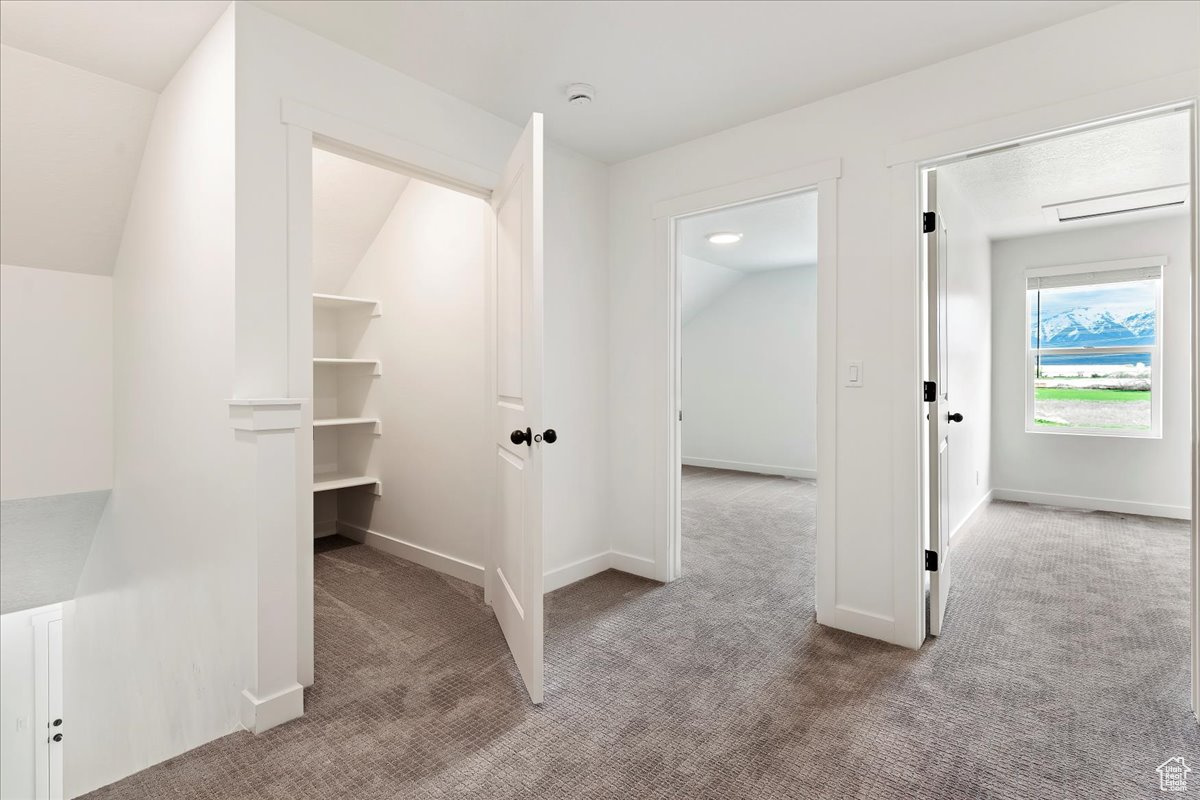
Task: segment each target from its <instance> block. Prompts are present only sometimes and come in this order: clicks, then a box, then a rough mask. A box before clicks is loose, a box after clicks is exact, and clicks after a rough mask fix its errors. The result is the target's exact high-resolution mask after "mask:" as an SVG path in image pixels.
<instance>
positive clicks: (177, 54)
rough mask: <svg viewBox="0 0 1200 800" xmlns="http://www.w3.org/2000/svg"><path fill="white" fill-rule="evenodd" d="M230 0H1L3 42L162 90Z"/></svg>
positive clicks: (113, 77) (99, 73) (145, 86)
mask: <svg viewBox="0 0 1200 800" xmlns="http://www.w3.org/2000/svg"><path fill="white" fill-rule="evenodd" d="M228 6H229V0H170V2H162V0H159V2H154V1H153V0H53V2H47V0H3V2H0V41H2V42H4V44H7V45H9V46H10V47H15V48H17V49H18V50H25V51H27V52H30V53H37V54H38V55H42V56H45V57H46V58H51V59H54V60H55V61H59V62H61V63H63V64H70V65H71V66H73V67H79V68H80V69H82V70H86V71H87V72H93V73H95V74H97V75H103V76H105V77H108V78H112V79H114V80H118V81H121V82H122V83H128V84H131V85H133V86H139V87H141V88H143V89H149V90H150V91H152V92H161V91H162V90H163V89H164V88H165V87H166V85H167V83H168V82H170V80H171V78H172V77H173V76H174V75H175V73H176V72H178V71H179V68H180V67H181V66H183V62H184V61H186V60H187V57H188V56H189V55H190V54H191V52H192V50H193V49H195V47H196V45H197V44H198V43H199V42H200V40H201V39H202V38H203V37H204V34H206V33H208V31H209V30H210V29H211V28H212V26H213V25H214V24H215V23H216V21H217V18H218V17H220V16H221V13H222V12H223V11H224V10H225V9H226V8H227V7H228Z"/></svg>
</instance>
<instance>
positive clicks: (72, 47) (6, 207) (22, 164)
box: [0, 0, 229, 275]
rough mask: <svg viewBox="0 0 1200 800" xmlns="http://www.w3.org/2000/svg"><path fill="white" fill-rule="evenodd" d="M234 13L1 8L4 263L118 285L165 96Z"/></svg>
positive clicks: (128, 1) (14, 4) (125, 6)
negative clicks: (220, 21) (128, 219)
mask: <svg viewBox="0 0 1200 800" xmlns="http://www.w3.org/2000/svg"><path fill="white" fill-rule="evenodd" d="M228 4H229V3H228V0H181V1H180V2H140V1H138V0H118V1H116V2H113V1H112V0H106V1H104V2H86V1H85V2H78V1H76V0H57V1H56V2H41V1H40V0H38V1H35V2H27V1H23V0H3V2H0V43H2V44H0V166H2V169H0V217H2V218H3V225H2V226H0V262H3V263H5V264H14V265H17V266H25V267H40V268H43V269H59V270H66V271H70V272H86V273H93V274H101V275H106V274H111V273H112V270H113V265H114V262H115V261H116V256H117V250H118V248H119V247H120V243H121V234H122V232H123V230H124V225H125V215H126V213H127V212H128V210H129V201H130V197H131V195H132V193H133V186H134V182H135V181H136V180H137V172H138V168H139V166H140V164H141V159H142V151H143V149H144V147H145V143H146V135H147V133H148V132H149V130H150V121H151V119H152V118H153V115H154V106H155V103H156V102H157V99H158V92H159V91H161V90H162V89H163V87H164V86H166V84H167V82H168V81H169V80H170V78H171V76H172V75H174V74H175V72H176V70H178V68H179V66H180V65H182V64H183V62H184V61H185V60H186V59H187V56H188V54H189V53H191V51H192V49H193V48H194V47H195V46H196V44H197V43H198V42H199V41H200V39H201V38H203V36H204V34H205V33H206V32H207V31H208V30H209V28H211V27H212V24H213V23H214V22H215V21H216V19H217V17H219V16H220V14H221V12H222V11H223V10H224V9H225V7H226V6H228Z"/></svg>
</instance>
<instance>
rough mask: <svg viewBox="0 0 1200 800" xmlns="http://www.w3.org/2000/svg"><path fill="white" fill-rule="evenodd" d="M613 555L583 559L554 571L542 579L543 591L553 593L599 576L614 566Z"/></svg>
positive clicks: (601, 554) (600, 555)
mask: <svg viewBox="0 0 1200 800" xmlns="http://www.w3.org/2000/svg"><path fill="white" fill-rule="evenodd" d="M611 555H612V554H611V553H607V552H605V553H597V554H596V555H594V556H589V557H587V558H581V559H579V560H578V561H575V562H572V563H570V564H567V565H566V566H563V567H559V568H557V569H552V570H550V571H549V572H547V573H546V575H545V576H544V577H543V578H542V591H544V592H553V591H554V590H555V589H561V588H562V587H564V586H570V585H571V584H572V583H575V582H576V581H581V580H583V579H584V578H590V577H592V576H593V575H599V574H600V573H601V572H604V571H605V570H606V569H609V568H610V567H611V565H612V559H611V558H610V556H611Z"/></svg>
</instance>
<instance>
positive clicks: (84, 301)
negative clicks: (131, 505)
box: [0, 221, 113, 500]
mask: <svg viewBox="0 0 1200 800" xmlns="http://www.w3.org/2000/svg"><path fill="white" fill-rule="evenodd" d="M5 224H6V225H7V221H6V222H5ZM0 320H3V330H2V331H0V429H3V431H4V435H3V436H2V437H0V500H13V499H17V498H25V497H44V496H47V495H59V494H70V493H74V492H90V491H96V490H99V489H109V488H111V487H112V475H113V472H112V459H113V443H112V425H113V423H112V411H113V402H112V401H113V391H112V387H113V378H112V366H113V340H112V329H113V312H112V278H109V277H108V276H106V275H83V274H78V273H73V272H61V271H58V270H46V269H31V268H28V267H15V266H8V265H5V266H2V267H0Z"/></svg>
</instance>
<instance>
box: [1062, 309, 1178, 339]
mask: <svg viewBox="0 0 1200 800" xmlns="http://www.w3.org/2000/svg"><path fill="white" fill-rule="evenodd" d="M1153 343H1154V312H1152V311H1138V312H1135V313H1132V314H1129V315H1126V316H1116V315H1114V314H1113V313H1112V312H1110V311H1108V310H1107V309H1103V308H1072V309H1070V310H1068V311H1061V312H1059V313H1057V314H1055V315H1054V316H1052V317H1048V318H1047V319H1044V320H1042V347H1120V346H1130V345H1140V344H1153Z"/></svg>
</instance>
